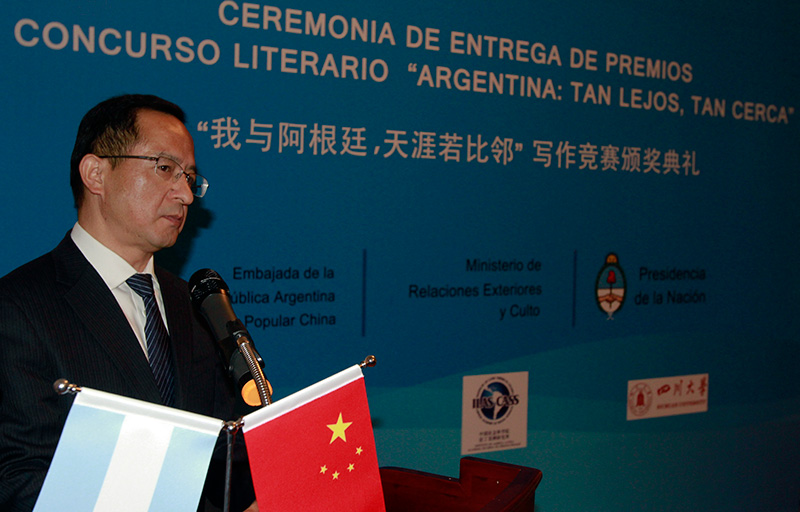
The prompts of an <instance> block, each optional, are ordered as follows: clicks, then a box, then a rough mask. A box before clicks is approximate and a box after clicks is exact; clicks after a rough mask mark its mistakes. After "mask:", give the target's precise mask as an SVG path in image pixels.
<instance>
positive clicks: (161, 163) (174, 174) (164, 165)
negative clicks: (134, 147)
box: [97, 155, 208, 197]
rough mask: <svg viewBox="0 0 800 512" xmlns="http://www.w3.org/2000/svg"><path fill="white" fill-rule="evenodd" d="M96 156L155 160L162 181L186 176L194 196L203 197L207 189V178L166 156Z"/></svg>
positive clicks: (175, 180)
mask: <svg viewBox="0 0 800 512" xmlns="http://www.w3.org/2000/svg"><path fill="white" fill-rule="evenodd" d="M97 158H137V159H139V160H150V161H152V162H155V168H154V170H155V172H156V176H159V177H161V178H162V179H163V180H164V181H170V180H172V183H177V182H178V180H179V179H181V176H185V177H186V183H188V184H189V189H191V191H192V194H194V195H195V196H196V197H203V196H204V195H206V190H208V180H207V179H205V178H204V177H202V176H200V175H199V174H196V173H193V172H192V173H189V172H186V171H184V170H183V166H181V164H179V163H178V162H176V161H175V160H173V159H171V158H169V157H166V156H141V155H97Z"/></svg>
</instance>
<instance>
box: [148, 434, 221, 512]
mask: <svg viewBox="0 0 800 512" xmlns="http://www.w3.org/2000/svg"><path fill="white" fill-rule="evenodd" d="M216 440H217V436H209V435H207V434H204V433H201V432H197V431H194V430H187V429H183V428H176V429H175V430H174V431H173V432H172V439H171V440H170V443H169V449H168V450H167V456H166V458H165V459H164V465H163V466H162V468H161V477H160V478H159V479H158V485H157V486H156V491H155V493H154V494H153V501H152V502H151V503H150V510H153V511H156V510H188V509H187V508H186V504H187V503H192V500H194V507H195V508H196V507H197V501H198V496H200V494H201V493H202V492H203V483H204V482H205V479H206V471H207V470H208V457H206V464H187V461H190V460H193V459H197V458H198V454H203V453H207V454H209V455H210V454H211V452H213V451H214V444H215V443H216ZM191 510H194V509H191Z"/></svg>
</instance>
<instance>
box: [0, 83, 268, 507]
mask: <svg viewBox="0 0 800 512" xmlns="http://www.w3.org/2000/svg"><path fill="white" fill-rule="evenodd" d="M184 121H185V119H184V114H183V112H182V111H181V109H180V108H179V107H177V106H176V105H174V104H172V103H169V102H167V101H165V100H162V99H160V98H157V97H155V96H146V95H126V96H120V97H116V98H111V99H109V100H106V101H104V102H102V103H100V104H99V105H97V106H96V107H94V108H93V109H92V110H90V111H89V112H88V113H87V114H86V116H84V118H83V120H82V121H81V124H80V127H79V129H78V136H77V139H76V142H75V148H74V150H73V154H72V161H71V175H70V182H71V186H72V191H73V196H74V199H75V205H76V207H77V210H78V221H77V223H76V224H75V226H74V227H73V229H72V230H71V231H70V232H69V233H67V235H66V236H65V238H64V239H63V240H62V241H61V243H60V244H59V245H58V246H57V247H56V248H55V249H54V250H53V251H52V252H50V253H48V254H45V255H44V256H41V257H40V258H38V259H36V260H34V261H32V262H30V263H28V264H26V265H23V266H22V267H20V268H18V269H16V270H15V271H13V272H11V273H10V274H8V275H7V276H5V277H3V278H2V279H0V510H3V511H29V510H31V509H32V508H33V505H34V503H35V501H36V497H37V496H38V493H39V490H40V489H41V486H42V483H43V480H44V476H45V474H46V472H47V469H48V467H49V465H50V462H51V460H52V457H53V453H54V451H55V447H56V444H57V442H58V438H59V436H60V433H61V429H62V427H63V425H64V422H65V420H66V416H67V412H68V411H69V408H70V405H71V402H72V400H71V399H69V398H68V397H63V396H58V395H57V394H56V393H55V392H54V391H53V382H54V381H55V380H56V379H59V378H66V379H67V380H69V381H70V382H73V383H76V384H78V385H83V386H87V387H91V388H95V389H99V390H103V391H107V392H110V393H115V394H119V395H123V396H127V397H132V398H136V399H140V400H146V401H149V402H153V403H160V404H166V405H170V406H173V407H177V408H180V409H184V410H187V411H191V412H195V413H199V414H204V415H207V416H213V417H216V418H221V419H232V418H235V417H236V416H235V415H234V414H235V411H234V400H233V398H232V387H231V386H230V384H229V383H228V381H227V380H226V377H225V373H224V368H223V366H222V364H221V361H220V359H219V357H217V354H216V353H215V348H214V344H213V340H212V339H211V335H210V334H209V333H208V331H207V330H206V329H205V327H204V325H203V324H202V321H201V320H199V319H198V318H197V315H196V313H195V311H194V310H193V308H192V305H191V303H190V299H189V293H188V288H187V284H186V283H185V282H184V281H182V280H181V279H179V278H178V277H176V276H174V275H172V274H170V273H168V272H166V271H164V270H163V269H161V268H159V267H156V266H155V265H154V262H153V254H154V253H155V252H156V251H158V250H160V249H162V248H164V247H169V246H171V245H173V244H174V243H175V241H176V239H177V237H178V234H179V233H180V231H181V229H182V228H183V225H184V222H185V220H186V215H187V213H188V207H189V205H190V204H191V203H192V201H193V198H194V196H202V195H203V194H204V193H205V190H206V188H207V186H208V183H207V182H206V180H205V179H204V178H202V177H201V176H199V175H197V173H196V166H195V160H194V144H193V141H192V137H191V135H190V134H189V132H188V130H187V129H186V127H185V125H184ZM134 274H140V275H141V274H144V275H145V278H146V281H147V282H150V281H151V280H152V284H153V289H154V295H151V299H152V298H154V299H155V302H156V304H157V305H158V309H157V310H153V311H154V313H153V314H152V315H150V310H147V309H146V306H145V304H146V300H147V299H144V298H143V297H142V296H140V295H139V292H138V291H137V290H136V289H135V288H136V287H135V286H134V285H133V284H132V282H131V281H129V278H130V277H131V276H133V275H134ZM150 276H152V277H150ZM151 293H152V292H151ZM151 305H152V304H151ZM159 313H160V319H159V318H158V317H159ZM159 320H160V322H161V323H160V325H159V326H158V327H159V329H157V330H158V331H159V332H162V331H164V330H165V331H166V332H164V334H163V336H162V337H161V338H162V339H163V343H164V345H163V354H165V355H164V356H163V357H161V356H156V355H155V354H156V342H154V341H153V340H154V339H155V336H154V335H152V329H151V325H156V324H158V323H159ZM151 321H152V322H153V323H151ZM158 343H162V342H158ZM156 359H163V360H161V361H160V362H159V363H158V365H159V366H158V369H156V363H155V362H154V361H155V360H156ZM86 435H87V436H91V435H92V433H91V432H87V433H86ZM243 474H244V475H245V476H244V477H241V478H240V479H239V481H240V483H241V484H242V485H241V487H243V489H241V490H236V489H235V493H234V498H238V500H239V501H238V503H242V502H243V503H244V505H239V508H238V509H236V508H232V510H241V509H242V508H244V507H245V506H247V505H248V504H250V503H251V502H252V501H253V494H252V485H251V484H250V483H249V479H248V478H247V476H248V474H247V471H246V470H245V471H244V472H243ZM210 475H211V472H210V473H209V477H208V479H207V482H206V488H207V489H211V488H216V489H217V490H218V491H219V492H221V491H222V485H223V484H222V482H215V481H212V480H213V478H212V477H211V476H210ZM76 478H80V475H76ZM234 503H236V500H235V499H234ZM67 509H69V506H68V504H65V510H67ZM248 510H257V506H256V505H255V503H254V502H253V505H252V506H251V508H249V509H248Z"/></svg>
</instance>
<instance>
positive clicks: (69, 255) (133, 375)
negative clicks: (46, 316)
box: [53, 234, 161, 403]
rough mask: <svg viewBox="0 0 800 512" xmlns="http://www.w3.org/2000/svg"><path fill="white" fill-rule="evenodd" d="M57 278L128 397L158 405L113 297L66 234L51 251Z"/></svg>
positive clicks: (138, 350) (152, 382)
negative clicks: (122, 378) (65, 289)
mask: <svg viewBox="0 0 800 512" xmlns="http://www.w3.org/2000/svg"><path fill="white" fill-rule="evenodd" d="M53 256H54V259H55V261H56V265H57V278H58V279H59V281H60V282H62V283H63V284H65V285H67V286H68V287H69V291H68V292H67V293H66V294H65V299H66V301H67V302H68V303H69V304H70V306H71V307H72V309H73V310H74V311H75V313H76V315H77V316H78V317H79V318H80V319H81V321H82V322H83V324H84V326H85V328H86V330H87V331H88V332H89V333H90V334H91V335H92V336H93V337H94V338H95V340H94V341H95V342H96V343H97V344H98V345H99V346H100V347H101V348H102V350H103V351H104V352H105V354H106V355H107V356H108V359H107V360H106V361H105V362H106V363H107V364H109V365H113V367H114V368H115V369H116V371H117V372H118V373H119V375H121V376H123V377H124V379H125V381H126V382H128V383H130V386H129V388H128V392H129V394H130V396H135V397H137V398H140V399H143V400H148V401H151V402H154V403H160V402H161V396H160V394H159V391H158V387H157V386H156V383H155V379H154V378H153V376H152V372H151V370H150V365H149V363H148V362H147V358H146V357H145V355H144V353H143V352H142V349H141V346H140V345H139V341H138V340H137V338H136V335H135V334H134V333H133V331H132V330H131V327H130V324H129V323H128V320H127V319H126V318H125V315H124V314H123V313H122V310H121V309H120V307H119V304H118V303H117V301H116V299H115V298H114V294H113V293H111V290H109V289H108V287H107V286H106V284H105V282H104V281H103V279H102V278H101V277H100V275H99V274H98V273H97V271H96V270H95V269H94V267H92V266H91V265H90V264H89V262H88V261H87V260H86V258H84V256H83V254H82V253H81V252H80V250H79V249H78V248H77V247H76V246H75V244H74V242H73V241H72V239H71V238H70V236H69V234H67V236H66V237H65V238H64V240H62V242H61V243H60V244H59V245H58V247H56V249H55V250H54V251H53Z"/></svg>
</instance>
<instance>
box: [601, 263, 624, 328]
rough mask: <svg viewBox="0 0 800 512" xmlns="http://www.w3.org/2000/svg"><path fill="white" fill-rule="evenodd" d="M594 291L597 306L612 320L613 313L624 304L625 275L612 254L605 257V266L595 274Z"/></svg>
mask: <svg viewBox="0 0 800 512" xmlns="http://www.w3.org/2000/svg"><path fill="white" fill-rule="evenodd" d="M594 289H595V293H596V297H597V306H598V307H599V308H600V310H601V311H603V312H604V313H606V314H607V315H608V318H607V319H608V320H613V319H614V313H616V312H617V311H619V310H620V309H622V304H623V303H624V302H625V274H624V272H622V267H620V266H619V258H617V255H616V254H614V253H613V252H612V253H609V255H608V256H606V264H605V265H603V268H601V269H600V272H599V273H598V274H597V281H596V282H595V285H594Z"/></svg>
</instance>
